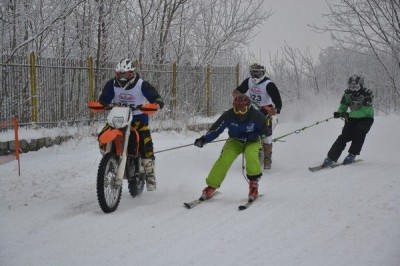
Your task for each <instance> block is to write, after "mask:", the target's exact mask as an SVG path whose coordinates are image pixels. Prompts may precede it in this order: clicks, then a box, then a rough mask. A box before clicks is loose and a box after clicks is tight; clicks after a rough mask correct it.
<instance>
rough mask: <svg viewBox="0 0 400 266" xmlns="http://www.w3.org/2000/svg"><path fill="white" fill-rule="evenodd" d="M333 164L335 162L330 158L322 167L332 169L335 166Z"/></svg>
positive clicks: (326, 159)
mask: <svg viewBox="0 0 400 266" xmlns="http://www.w3.org/2000/svg"><path fill="white" fill-rule="evenodd" d="M333 163H334V161H333V160H331V159H330V158H329V157H326V158H325V159H324V162H323V163H322V165H321V166H322V167H331V166H332V165H333Z"/></svg>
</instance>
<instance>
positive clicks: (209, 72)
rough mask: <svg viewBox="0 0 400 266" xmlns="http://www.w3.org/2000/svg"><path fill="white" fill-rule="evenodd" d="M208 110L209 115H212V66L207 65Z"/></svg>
mask: <svg viewBox="0 0 400 266" xmlns="http://www.w3.org/2000/svg"><path fill="white" fill-rule="evenodd" d="M206 111H207V116H211V66H210V65H207V74H206Z"/></svg>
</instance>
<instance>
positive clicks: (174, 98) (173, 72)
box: [172, 62, 177, 112]
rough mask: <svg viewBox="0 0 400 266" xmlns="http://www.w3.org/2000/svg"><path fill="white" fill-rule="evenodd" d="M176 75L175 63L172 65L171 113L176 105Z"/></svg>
mask: <svg viewBox="0 0 400 266" xmlns="http://www.w3.org/2000/svg"><path fill="white" fill-rule="evenodd" d="M176 75H177V67H176V62H174V63H173V64H172V111H173V112H175V111H176V105H177V84H176V83H177V80H176Z"/></svg>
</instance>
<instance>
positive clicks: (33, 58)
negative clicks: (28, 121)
mask: <svg viewBox="0 0 400 266" xmlns="http://www.w3.org/2000/svg"><path fill="white" fill-rule="evenodd" d="M29 63H30V71H29V74H30V77H29V78H30V83H31V108H32V109H31V112H32V122H35V123H37V122H38V104H37V97H38V95H37V79H36V55H35V52H31V54H30V56H29Z"/></svg>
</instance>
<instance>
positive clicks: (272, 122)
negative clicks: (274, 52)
mask: <svg viewBox="0 0 400 266" xmlns="http://www.w3.org/2000/svg"><path fill="white" fill-rule="evenodd" d="M249 72H250V77H248V78H246V79H245V80H243V82H242V83H241V84H240V85H239V87H237V88H236V89H235V90H234V91H233V93H232V94H233V95H237V94H240V93H242V94H246V95H248V96H249V97H250V99H251V102H252V103H253V104H255V105H256V106H257V107H258V108H259V109H260V111H261V112H262V113H263V114H264V115H265V118H266V122H267V123H268V126H269V127H270V128H271V131H272V129H273V128H274V127H275V126H276V125H277V123H278V117H277V115H278V114H280V112H281V109H282V100H281V96H280V93H279V90H278V87H277V86H276V85H275V83H274V82H272V81H271V79H270V78H268V77H267V76H266V70H265V67H264V66H262V65H259V64H252V65H251V66H250V68H249ZM262 149H263V150H262V152H261V156H260V157H263V163H264V169H271V164H272V135H271V136H269V137H267V138H265V139H263V147H262Z"/></svg>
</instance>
